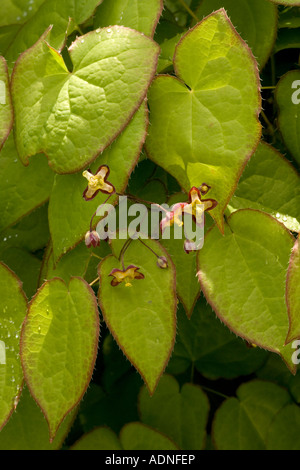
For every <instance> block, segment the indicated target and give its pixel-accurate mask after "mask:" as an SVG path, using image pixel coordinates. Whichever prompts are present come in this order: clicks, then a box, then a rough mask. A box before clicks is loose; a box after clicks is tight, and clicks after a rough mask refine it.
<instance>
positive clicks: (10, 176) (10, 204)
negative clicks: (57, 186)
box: [0, 133, 54, 231]
mask: <svg viewBox="0 0 300 470" xmlns="http://www.w3.org/2000/svg"><path fill="white" fill-rule="evenodd" d="M0 179H1V186H0V213H1V219H0V230H1V231H2V230H4V229H6V228H7V227H9V226H11V225H13V224H15V223H16V222H17V221H18V220H19V219H21V218H22V217H24V216H25V215H27V214H28V213H30V212H31V211H33V210H34V209H35V208H36V207H39V206H41V205H42V204H44V202H46V201H47V200H48V199H49V195H50V192H51V189H52V186H53V179H54V173H53V171H51V169H50V168H49V166H48V165H47V159H46V158H45V156H44V155H35V156H34V157H32V158H31V162H30V165H29V166H28V167H25V166H24V165H22V163H21V162H20V161H19V159H18V154H17V150H16V147H15V143H14V138H13V134H12V133H11V134H10V136H9V137H8V139H7V141H6V142H5V145H4V147H3V149H2V150H1V153H0Z"/></svg>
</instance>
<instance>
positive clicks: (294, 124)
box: [275, 70, 300, 164]
mask: <svg viewBox="0 0 300 470" xmlns="http://www.w3.org/2000/svg"><path fill="white" fill-rule="evenodd" d="M299 89H300V70H292V71H290V72H288V73H287V74H285V75H284V76H283V77H282V78H281V79H280V81H279V83H278V85H277V88H276V92H275V96H276V101H277V104H278V108H279V115H278V127H279V130H280V132H281V134H282V137H283V140H284V142H285V145H286V146H287V148H288V150H289V152H291V154H292V156H293V157H294V159H295V160H296V161H297V162H298V163H299V164H300V144H299V138H298V136H299V133H300V118H299V104H300V92H299Z"/></svg>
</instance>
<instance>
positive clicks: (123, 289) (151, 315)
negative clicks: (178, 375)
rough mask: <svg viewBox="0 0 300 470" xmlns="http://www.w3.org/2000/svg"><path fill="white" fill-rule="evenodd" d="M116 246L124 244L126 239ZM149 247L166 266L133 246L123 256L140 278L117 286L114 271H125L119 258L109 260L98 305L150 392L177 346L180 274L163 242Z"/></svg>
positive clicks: (103, 270) (142, 248)
mask: <svg viewBox="0 0 300 470" xmlns="http://www.w3.org/2000/svg"><path fill="white" fill-rule="evenodd" d="M116 242H117V244H118V245H120V243H121V242H122V243H123V244H124V240H116ZM146 243H147V245H148V246H149V247H150V248H152V249H153V250H154V251H155V252H156V253H157V254H158V255H159V256H165V257H166V258H167V261H168V268H166V269H161V268H159V267H158V266H157V263H156V262H157V259H156V257H155V256H154V254H153V253H151V251H150V250H149V249H147V248H146V247H145V246H144V245H143V244H142V243H141V242H140V241H138V240H137V241H134V242H132V243H131V245H130V246H129V248H128V249H127V250H126V252H125V255H124V265H125V267H126V268H127V267H129V266H131V265H132V266H135V267H138V268H139V271H135V272H137V276H138V277H137V278H136V279H130V278H129V277H128V279H124V281H123V282H121V283H118V285H117V284H116V283H115V282H114V277H113V276H110V274H112V272H113V270H114V269H119V270H120V271H121V270H122V269H123V267H122V263H121V262H120V261H119V260H118V259H117V258H116V257H115V256H108V257H106V258H105V259H104V260H103V261H101V263H100V264H99V268H98V274H99V277H100V288H99V305H100V308H101V311H102V314H103V317H104V321H105V323H106V324H107V326H108V328H109V329H110V331H111V333H112V335H113V336H114V338H115V340H116V341H117V343H118V345H119V346H120V348H121V349H122V351H123V352H124V354H125V355H126V356H127V358H128V359H129V360H130V362H131V363H132V364H133V365H134V367H135V368H136V369H137V370H138V372H139V373H140V374H141V376H142V377H143V379H144V381H145V383H146V385H147V387H148V389H149V391H150V393H151V394H152V393H153V392H154V390H155V387H156V385H157V383H158V381H159V378H160V376H161V374H162V373H163V371H164V369H165V367H166V365H167V363H168V360H169V357H170V354H171V352H172V350H173V346H174V340H175V335H176V308H177V302H176V291H175V285H176V284H175V283H176V275H175V268H174V265H173V263H172V260H171V259H170V257H169V256H168V254H167V253H166V251H165V250H164V249H163V248H162V247H161V246H160V244H159V243H158V242H155V241H154V240H147V241H146ZM139 273H140V274H142V275H143V276H144V278H141V277H140V276H139ZM112 282H113V284H116V285H112ZM129 284H131V287H130V286H129Z"/></svg>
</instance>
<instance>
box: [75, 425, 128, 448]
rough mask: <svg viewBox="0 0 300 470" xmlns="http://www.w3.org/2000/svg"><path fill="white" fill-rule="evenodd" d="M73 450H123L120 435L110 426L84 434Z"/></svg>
mask: <svg viewBox="0 0 300 470" xmlns="http://www.w3.org/2000/svg"><path fill="white" fill-rule="evenodd" d="M71 450H122V446H121V443H120V441H119V438H118V436H117V435H116V434H115V433H114V432H113V431H112V430H111V429H109V428H106V427H103V428H97V429H94V430H93V431H91V432H89V433H88V434H84V435H83V436H82V437H81V438H80V439H79V440H78V441H77V442H75V444H73V446H72V447H71Z"/></svg>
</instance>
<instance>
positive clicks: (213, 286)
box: [198, 209, 296, 374]
mask: <svg viewBox="0 0 300 470" xmlns="http://www.w3.org/2000/svg"><path fill="white" fill-rule="evenodd" d="M293 240H294V237H293V236H292V235H291V234H290V232H289V231H288V230H287V229H286V228H285V226H284V225H282V224H281V223H279V222H277V220H276V219H274V218H272V217H271V216H269V215H268V214H266V213H264V212H259V211H256V210H250V209H245V210H239V211H237V212H234V213H233V214H232V215H231V216H230V217H229V219H228V223H227V224H226V227H225V236H222V235H221V234H220V232H219V230H218V229H217V228H216V227H213V228H212V229H211V230H210V231H209V232H208V234H207V236H206V238H205V242H204V247H203V248H202V250H200V251H199V254H198V267H199V272H198V276H199V281H200V283H201V287H202V290H203V293H204V295H205V297H206V299H207V301H208V302H209V303H210V305H211V306H212V308H213V310H214V311H215V312H216V314H217V316H218V317H219V318H220V320H221V321H223V322H224V323H225V324H226V325H227V326H228V327H229V328H230V329H231V330H232V331H233V332H234V333H236V334H237V335H239V336H241V337H242V338H244V339H245V340H246V341H247V342H248V343H250V344H253V343H254V344H256V345H258V346H260V347H262V348H265V349H267V350H269V351H273V352H276V353H277V354H280V356H281V357H282V358H283V360H284V362H285V363H286V365H287V366H288V368H289V369H290V370H291V372H292V373H294V374H295V373H296V366H295V364H294V363H293V361H292V354H293V352H294V351H293V350H292V349H291V347H290V346H284V343H285V339H286V335H287V331H288V314H287V308H286V304H285V276H286V269H287V267H288V262H289V257H290V251H291V249H292V246H293Z"/></svg>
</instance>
